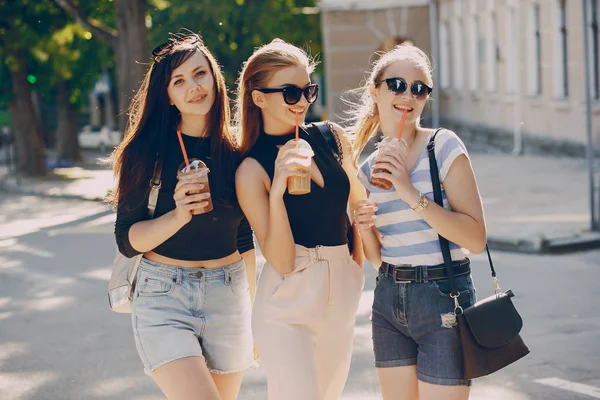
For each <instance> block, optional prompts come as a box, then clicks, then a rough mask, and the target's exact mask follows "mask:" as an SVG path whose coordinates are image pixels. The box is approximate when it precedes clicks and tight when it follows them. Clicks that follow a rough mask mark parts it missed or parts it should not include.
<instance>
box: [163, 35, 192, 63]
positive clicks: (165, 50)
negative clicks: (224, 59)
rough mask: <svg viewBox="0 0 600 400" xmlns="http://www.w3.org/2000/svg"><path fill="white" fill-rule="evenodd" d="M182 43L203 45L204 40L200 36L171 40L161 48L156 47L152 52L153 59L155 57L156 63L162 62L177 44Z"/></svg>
mask: <svg viewBox="0 0 600 400" xmlns="http://www.w3.org/2000/svg"><path fill="white" fill-rule="evenodd" d="M182 43H186V44H196V43H200V44H202V39H201V38H200V36H198V35H185V36H178V37H175V38H171V39H169V40H168V41H167V42H165V43H163V44H161V45H159V46H156V48H155V49H154V50H152V57H154V61H155V62H159V61H161V60H162V59H163V58H165V56H166V55H168V54H169V52H170V51H171V49H172V48H173V46H175V45H177V44H182Z"/></svg>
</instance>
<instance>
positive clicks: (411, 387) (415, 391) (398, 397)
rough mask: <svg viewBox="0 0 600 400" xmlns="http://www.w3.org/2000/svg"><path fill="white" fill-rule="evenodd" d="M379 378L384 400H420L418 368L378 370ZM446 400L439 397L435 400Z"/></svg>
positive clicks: (412, 366)
mask: <svg viewBox="0 0 600 400" xmlns="http://www.w3.org/2000/svg"><path fill="white" fill-rule="evenodd" d="M377 378H378V379H379V387H380V388H381V394H382V395H383V400H419V390H420V386H419V385H420V384H421V382H419V381H418V380H417V366H416V365H409V366H406V367H394V368H377ZM440 399H444V400H446V398H445V397H439V398H438V399H435V400H440Z"/></svg>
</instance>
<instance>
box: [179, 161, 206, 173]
mask: <svg viewBox="0 0 600 400" xmlns="http://www.w3.org/2000/svg"><path fill="white" fill-rule="evenodd" d="M209 171H210V170H209V169H208V167H207V166H206V164H205V163H204V161H202V160H199V159H197V158H192V159H191V160H190V165H185V163H183V164H181V165H180V166H179V170H178V173H177V175H192V174H208V173H209Z"/></svg>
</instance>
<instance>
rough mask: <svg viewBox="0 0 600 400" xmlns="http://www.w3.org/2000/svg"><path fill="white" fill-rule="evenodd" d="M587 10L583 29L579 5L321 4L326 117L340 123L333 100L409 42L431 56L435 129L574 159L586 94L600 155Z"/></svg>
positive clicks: (571, 0)
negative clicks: (379, 53)
mask: <svg viewBox="0 0 600 400" xmlns="http://www.w3.org/2000/svg"><path fill="white" fill-rule="evenodd" d="M587 4H588V10H586V19H585V20H584V12H583V8H582V7H583V5H582V1H581V0H431V1H427V0H425V1H410V0H393V1H392V0H388V1H386V0H371V1H362V0H356V1H354V0H322V1H321V2H320V4H319V5H320V7H321V12H322V25H323V48H324V58H325V62H326V64H325V81H326V89H327V95H328V98H327V114H328V116H329V117H330V118H332V119H338V120H339V119H340V117H342V116H343V115H344V114H343V109H344V106H343V104H342V101H341V100H340V96H341V95H342V94H343V93H344V92H345V91H346V90H348V89H351V88H354V87H357V86H359V85H360V84H361V83H363V82H364V78H365V76H366V73H365V71H367V70H368V69H369V67H370V61H372V60H373V52H374V51H376V50H377V49H379V48H381V47H382V45H383V44H384V43H385V42H386V41H387V42H390V39H396V40H397V42H400V41H402V40H411V41H412V42H414V43H415V44H416V45H417V46H419V47H421V48H422V49H423V50H424V51H425V52H426V53H428V54H430V55H431V58H432V62H433V64H434V67H435V71H434V72H435V76H436V78H435V79H436V82H435V92H434V101H435V102H436V104H437V105H438V107H439V113H440V119H441V123H442V125H443V126H448V127H450V128H454V129H455V130H457V132H459V133H460V134H461V135H463V136H467V137H469V138H470V139H473V140H482V141H486V142H488V143H491V144H492V145H497V146H498V147H499V148H501V149H503V150H505V151H514V152H515V153H519V152H522V151H529V150H532V151H536V152H550V153H559V154H572V155H578V156H582V155H584V154H585V148H586V147H587V131H586V123H585V121H586V119H585V116H586V113H585V105H586V103H585V89H586V85H587V86H589V89H590V91H591V96H592V112H591V113H592V126H593V129H592V137H593V144H594V146H596V147H600V56H599V49H600V32H599V29H598V21H599V20H600V10H599V9H600V0H587ZM432 10H433V11H434V14H433V15H434V18H436V17H437V23H435V22H434V23H435V25H434V26H432V24H431V23H430V20H431V19H430V13H431V12H432ZM434 21H435V19H434ZM584 30H585V32H587V33H588V38H589V44H588V48H587V49H585V48H584V47H585V46H584ZM430 32H433V34H434V35H435V37H434V39H437V40H434V41H433V42H434V43H435V42H437V43H438V46H437V50H436V49H433V51H432V46H431V43H432V42H431V37H432V36H431V34H430ZM391 42H393V41H391ZM383 47H385V46H383ZM586 52H587V54H588V56H589V57H588V63H589V64H588V65H589V69H590V71H591V73H590V79H589V83H586V82H588V81H586V78H585V64H584V63H585V53H586Z"/></svg>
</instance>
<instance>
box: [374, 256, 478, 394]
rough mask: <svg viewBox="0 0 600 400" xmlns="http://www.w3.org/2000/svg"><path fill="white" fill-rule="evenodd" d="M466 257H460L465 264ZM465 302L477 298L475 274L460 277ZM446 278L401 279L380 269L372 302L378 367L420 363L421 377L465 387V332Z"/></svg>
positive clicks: (456, 278)
mask: <svg viewBox="0 0 600 400" xmlns="http://www.w3.org/2000/svg"><path fill="white" fill-rule="evenodd" d="M465 262H468V260H465V261H463V262H461V264H464V263H465ZM455 281H456V285H457V288H458V290H459V292H460V296H459V297H458V299H459V302H460V305H461V306H462V307H463V308H467V307H469V306H471V305H472V304H474V303H475V288H474V286H473V279H472V278H471V275H470V274H466V275H462V276H457V277H455ZM453 317H454V300H453V299H452V298H450V283H449V282H448V280H447V279H445V278H444V279H440V280H430V281H425V282H422V283H414V282H412V283H396V281H395V279H394V277H393V276H392V275H391V274H387V273H385V272H383V270H381V269H380V272H379V276H378V277H377V285H376V287H375V296H374V301H373V313H372V329H373V349H374V352H375V366H376V367H377V368H391V367H401V366H407V365H416V366H417V377H418V379H419V380H420V381H423V382H427V383H431V384H434V385H449V386H462V385H469V384H470V381H466V380H464V379H463V372H462V352H461V344H460V335H459V332H458V327H457V326H456V323H455V320H454V319H453Z"/></svg>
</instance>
